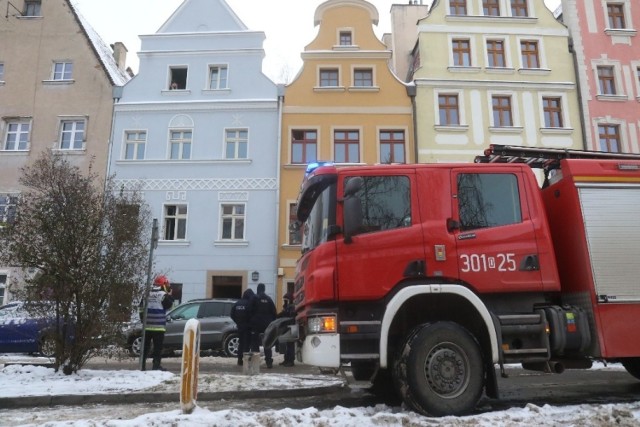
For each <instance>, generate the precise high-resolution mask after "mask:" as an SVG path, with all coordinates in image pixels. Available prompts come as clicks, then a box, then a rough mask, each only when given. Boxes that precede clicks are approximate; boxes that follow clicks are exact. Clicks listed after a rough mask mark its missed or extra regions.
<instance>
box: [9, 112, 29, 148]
mask: <svg viewBox="0 0 640 427" xmlns="http://www.w3.org/2000/svg"><path fill="white" fill-rule="evenodd" d="M30 136H31V120H24V119H16V120H12V119H9V120H5V132H4V143H3V144H2V149H3V150H4V151H27V150H28V149H29V140H30Z"/></svg>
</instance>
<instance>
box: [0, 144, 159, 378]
mask: <svg viewBox="0 0 640 427" xmlns="http://www.w3.org/2000/svg"><path fill="white" fill-rule="evenodd" d="M20 183H21V184H22V186H23V187H24V188H25V191H24V192H23V193H22V194H21V196H20V199H19V201H18V205H17V214H16V218H15V221H14V222H13V223H12V224H9V225H8V226H6V227H4V228H3V229H1V231H0V262H2V264H3V265H10V266H14V267H17V268H21V269H22V270H23V271H25V272H26V271H29V270H30V271H36V274H25V275H24V277H25V279H24V284H23V286H22V289H21V291H19V292H20V293H19V296H20V297H21V298H23V299H24V300H25V301H28V302H35V303H36V304H29V306H30V307H31V309H32V310H39V311H43V309H44V311H47V313H33V314H34V315H38V316H43V315H46V316H47V317H49V318H53V319H54V320H55V321H54V322H53V327H51V330H50V331H49V332H48V334H49V336H50V337H53V338H54V341H53V342H55V369H56V371H57V370H58V369H60V367H62V370H63V372H64V373H66V374H70V373H72V372H76V371H77V370H78V369H80V368H81V367H82V366H83V365H84V364H85V363H86V361H87V360H88V359H89V358H91V357H92V356H94V355H95V354H96V352H97V351H98V350H100V349H101V348H102V347H104V346H106V345H108V344H112V343H114V342H115V339H116V338H117V337H119V335H120V326H121V322H123V321H126V320H129V318H130V315H131V313H132V311H133V310H134V307H133V303H134V301H135V300H138V299H139V296H140V294H141V292H142V288H143V286H144V283H145V280H146V265H147V262H148V254H149V240H150V237H151V236H150V230H151V226H150V221H149V217H150V215H149V209H148V207H147V206H146V205H145V204H144V203H143V202H142V199H141V198H140V196H139V192H128V193H124V192H118V191H117V190H116V189H114V188H113V179H112V178H111V177H109V178H107V180H106V185H105V182H104V181H103V180H101V179H100V178H99V177H98V175H97V174H95V173H94V172H93V171H92V170H91V168H89V171H88V174H86V175H84V174H82V173H81V171H80V169H79V168H77V167H75V166H73V165H71V164H70V163H69V161H68V160H66V159H65V158H64V157H62V156H61V155H59V154H54V153H52V152H45V153H43V154H42V155H41V156H40V157H39V158H38V159H37V160H36V161H35V163H34V164H33V165H32V166H30V167H28V168H24V169H23V170H22V175H21V177H20Z"/></svg>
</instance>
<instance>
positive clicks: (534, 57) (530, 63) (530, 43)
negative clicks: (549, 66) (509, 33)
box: [520, 40, 540, 68]
mask: <svg viewBox="0 0 640 427" xmlns="http://www.w3.org/2000/svg"><path fill="white" fill-rule="evenodd" d="M520 52H521V55H522V67H523V68H540V61H539V57H538V42H537V41H536V40H523V41H521V42H520Z"/></svg>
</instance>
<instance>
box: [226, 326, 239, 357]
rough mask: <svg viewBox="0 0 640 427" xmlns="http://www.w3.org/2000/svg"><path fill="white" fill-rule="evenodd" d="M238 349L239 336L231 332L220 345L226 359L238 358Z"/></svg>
mask: <svg viewBox="0 0 640 427" xmlns="http://www.w3.org/2000/svg"><path fill="white" fill-rule="evenodd" d="M239 349H240V336H239V335H238V334H237V333H236V332H232V333H230V334H229V335H227V336H226V337H225V338H224V342H223V343H222V351H224V355H225V356H227V357H238V350H239Z"/></svg>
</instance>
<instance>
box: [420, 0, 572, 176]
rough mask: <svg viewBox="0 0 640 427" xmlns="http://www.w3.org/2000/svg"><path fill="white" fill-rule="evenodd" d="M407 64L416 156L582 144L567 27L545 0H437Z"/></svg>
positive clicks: (465, 157)
mask: <svg viewBox="0 0 640 427" xmlns="http://www.w3.org/2000/svg"><path fill="white" fill-rule="evenodd" d="M418 32H419V36H418V43H417V45H416V47H415V49H414V51H413V55H412V61H411V64H412V66H413V68H412V71H413V73H412V75H413V80H414V82H415V85H416V112H417V114H416V123H417V124H416V127H417V141H418V159H417V160H418V162H420V163H428V162H444V161H453V162H467V161H471V160H473V158H474V157H475V156H476V155H478V154H481V153H482V151H483V149H484V148H485V147H486V146H487V145H488V144H505V145H524V146H540V147H556V148H573V149H581V148H583V143H582V131H581V124H580V123H581V121H580V109H579V103H578V91H577V84H576V73H575V70H574V65H573V57H572V54H571V52H570V51H569V32H568V30H567V28H566V27H565V26H564V25H563V24H561V23H559V22H558V21H556V19H555V18H554V16H553V14H552V12H551V11H549V10H548V9H547V8H546V6H545V4H544V1H543V0H513V1H506V0H493V1H482V0H435V1H434V2H433V4H432V6H431V9H430V12H429V15H428V16H427V17H425V18H423V19H421V20H420V21H419V22H418Z"/></svg>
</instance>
